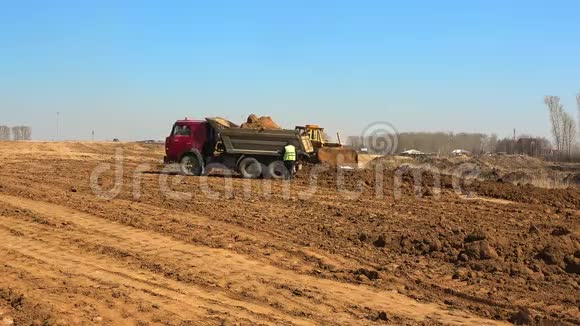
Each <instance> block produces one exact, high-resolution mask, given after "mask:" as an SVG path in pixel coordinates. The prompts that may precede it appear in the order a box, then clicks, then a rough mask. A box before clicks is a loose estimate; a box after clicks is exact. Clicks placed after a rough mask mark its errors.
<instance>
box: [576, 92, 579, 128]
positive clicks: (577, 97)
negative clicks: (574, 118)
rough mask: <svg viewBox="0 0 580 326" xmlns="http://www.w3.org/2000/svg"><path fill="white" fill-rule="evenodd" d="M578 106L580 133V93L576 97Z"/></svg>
mask: <svg viewBox="0 0 580 326" xmlns="http://www.w3.org/2000/svg"><path fill="white" fill-rule="evenodd" d="M576 105H577V106H578V131H579V132H580V93H578V95H576Z"/></svg>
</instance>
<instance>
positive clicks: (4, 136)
mask: <svg viewBox="0 0 580 326" xmlns="http://www.w3.org/2000/svg"><path fill="white" fill-rule="evenodd" d="M0 140H10V127H8V126H0Z"/></svg>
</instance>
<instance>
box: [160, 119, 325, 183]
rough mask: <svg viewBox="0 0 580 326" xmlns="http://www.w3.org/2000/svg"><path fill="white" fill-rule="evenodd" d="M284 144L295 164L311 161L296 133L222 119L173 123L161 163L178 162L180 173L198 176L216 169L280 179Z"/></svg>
mask: <svg viewBox="0 0 580 326" xmlns="http://www.w3.org/2000/svg"><path fill="white" fill-rule="evenodd" d="M288 143H290V144H292V145H294V146H295V147H296V149H297V152H298V158H297V159H298V161H299V162H304V161H311V160H312V159H313V158H312V155H314V148H313V146H312V142H311V141H310V139H309V137H308V136H306V135H301V133H300V131H299V130H285V129H276V130H270V129H243V128H240V127H239V126H237V125H235V124H233V123H232V122H230V121H228V120H225V119H222V118H205V119H204V120H191V119H184V120H178V121H176V122H175V123H174V125H173V127H172V129H171V134H170V135H169V136H168V137H167V138H166V140H165V152H166V156H165V158H164V162H165V163H180V164H179V166H180V169H181V172H182V173H183V174H188V175H202V174H204V173H205V172H206V169H207V167H208V166H211V165H213V166H219V167H221V168H226V169H229V170H231V171H234V172H237V173H239V174H241V175H242V176H243V177H244V178H251V179H255V178H260V177H264V178H272V179H283V178H285V177H286V176H287V173H289V171H287V170H286V167H285V166H284V162H282V161H281V155H280V154H281V153H280V151H281V150H282V149H283V148H284V146H286V145H287V144H288Z"/></svg>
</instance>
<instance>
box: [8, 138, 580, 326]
mask: <svg viewBox="0 0 580 326" xmlns="http://www.w3.org/2000/svg"><path fill="white" fill-rule="evenodd" d="M163 152H164V148H163V146H162V145H154V144H135V143H79V142H58V143H57V142H54V143H40V142H1V143H0V325H2V323H5V324H6V325H10V324H11V323H13V324H16V325H31V324H32V325H80V324H83V325H96V324H103V325H110V324H123V325H255V324H264V325H294V324H296V325H313V324H319V325H332V324H340V325H373V324H377V325H378V324H393V325H502V324H508V323H509V322H510V321H511V322H516V323H520V324H521V323H545V324H547V323H549V322H557V323H560V324H580V310H579V309H580V295H579V293H580V284H579V281H580V276H579V270H578V269H579V259H580V245H579V237H580V211H579V209H580V191H579V190H578V188H570V189H541V188H536V187H532V186H517V185H512V184H508V183H501V182H477V183H471V184H466V185H465V186H464V187H463V188H462V189H463V192H458V191H456V190H455V189H453V187H451V186H449V184H448V182H447V181H446V180H445V178H444V180H443V181H442V191H441V193H437V192H434V191H431V190H429V189H427V187H425V188H426V189H419V188H417V187H416V186H415V184H414V183H413V181H411V180H409V179H408V176H405V175H404V176H403V178H402V184H399V183H397V182H396V180H394V179H393V176H394V175H396V174H393V173H392V172H390V171H386V172H385V173H382V172H381V173H380V175H381V179H384V180H382V182H381V183H380V184H379V182H378V179H377V175H379V174H378V173H377V172H376V171H373V170H368V171H351V172H345V173H337V172H336V171H332V170H325V171H319V172H317V171H316V167H307V168H306V169H304V170H303V171H301V173H300V174H299V175H298V177H297V179H296V180H294V181H293V182H292V183H287V182H282V181H264V180H244V179H239V178H233V179H226V178H223V177H221V176H214V177H182V176H177V175H173V174H171V173H166V172H164V167H163V166H162V165H161V164H160V161H161V160H162V157H163V154H164V153H163ZM116 157H117V159H116ZM119 158H122V160H121V159H119ZM117 165H119V166H121V167H122V169H119V168H118V167H117V168H116V166H117ZM109 168H110V169H109ZM119 170H121V171H119ZM91 176H92V181H91ZM115 180H117V181H118V183H119V184H121V185H122V186H121V187H120V188H119V189H115V188H114V184H115ZM337 180H338V181H337ZM426 182H427V183H426V184H425V185H426V186H429V179H428V178H427V181H426ZM337 183H338V184H343V185H344V187H337ZM91 184H92V186H91ZM314 184H315V185H316V186H315V187H314V186H313V185H314ZM395 187H398V189H401V190H400V193H397V192H395V191H394V190H393V189H394V188H395ZM96 188H100V189H102V190H111V189H113V190H118V194H117V195H115V194H114V193H106V192H105V193H102V192H95V189H96ZM312 189H315V192H313V193H311V192H310V191H311V190H312ZM188 194H189V195H188ZM98 195H101V196H98ZM109 195H110V196H109ZM113 195H115V196H113ZM107 196H109V197H112V198H109V199H107V198H103V197H107Z"/></svg>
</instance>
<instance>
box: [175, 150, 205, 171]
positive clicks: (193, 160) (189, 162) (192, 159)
mask: <svg viewBox="0 0 580 326" xmlns="http://www.w3.org/2000/svg"><path fill="white" fill-rule="evenodd" d="M179 167H180V169H181V173H182V174H185V175H195V176H200V175H201V174H202V173H203V162H202V160H201V158H200V157H199V155H195V154H188V155H185V156H184V157H183V158H181V162H180V164H179Z"/></svg>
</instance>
